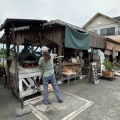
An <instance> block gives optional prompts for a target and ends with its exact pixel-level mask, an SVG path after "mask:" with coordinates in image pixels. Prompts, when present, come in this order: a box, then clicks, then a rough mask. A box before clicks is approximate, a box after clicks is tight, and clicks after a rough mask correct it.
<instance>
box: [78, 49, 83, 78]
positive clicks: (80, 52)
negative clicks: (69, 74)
mask: <svg viewBox="0 0 120 120" xmlns="http://www.w3.org/2000/svg"><path fill="white" fill-rule="evenodd" d="M82 56H83V55H82V50H80V51H79V59H80V69H81V70H80V79H82V66H83V65H82Z"/></svg>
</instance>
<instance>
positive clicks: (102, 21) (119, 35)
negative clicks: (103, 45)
mask: <svg viewBox="0 0 120 120" xmlns="http://www.w3.org/2000/svg"><path fill="white" fill-rule="evenodd" d="M82 29H85V30H88V31H92V32H94V33H97V34H99V35H102V36H105V37H107V38H110V39H113V40H115V41H118V42H120V16H119V17H114V18H111V17H109V16H106V15H103V14H101V13H97V14H96V15H95V16H93V17H92V18H91V19H90V20H89V21H88V22H87V23H86V24H85V25H84V26H83V27H82Z"/></svg>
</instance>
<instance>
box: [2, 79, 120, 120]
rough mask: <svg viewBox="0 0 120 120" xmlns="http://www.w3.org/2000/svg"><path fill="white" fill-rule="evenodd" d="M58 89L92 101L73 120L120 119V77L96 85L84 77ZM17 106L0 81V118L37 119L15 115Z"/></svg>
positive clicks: (101, 81) (4, 119)
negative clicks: (75, 82)
mask: <svg viewBox="0 0 120 120" xmlns="http://www.w3.org/2000/svg"><path fill="white" fill-rule="evenodd" d="M60 89H61V90H63V91H66V92H69V93H71V94H74V95H76V96H79V97H81V98H84V99H87V100H89V101H92V102H94V103H93V104H92V105H91V106H90V107H88V108H87V109H86V110H84V111H83V112H81V113H80V114H79V115H78V116H77V117H75V118H74V120H120V77H116V79H115V80H114V81H107V80H100V83H99V84H97V85H95V84H93V83H87V80H86V79H83V80H77V84H76V85H74V81H71V82H70V87H67V83H64V84H62V85H60ZM68 102H69V101H68ZM70 104H71V103H70ZM18 107H20V103H19V101H18V99H17V98H16V97H15V96H13V95H12V92H11V90H10V89H7V88H4V87H3V84H2V83H1V82H0V120H38V118H37V117H36V116H35V115H34V114H33V113H30V114H26V115H24V116H22V117H16V116H15V115H14V114H15V108H18Z"/></svg>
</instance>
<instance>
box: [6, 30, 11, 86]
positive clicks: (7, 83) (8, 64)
mask: <svg viewBox="0 0 120 120" xmlns="http://www.w3.org/2000/svg"><path fill="white" fill-rule="evenodd" d="M5 35H6V63H7V69H6V72H7V81H6V85H7V87H10V72H9V68H10V61H9V60H8V56H9V54H10V41H9V29H8V28H6V29H5Z"/></svg>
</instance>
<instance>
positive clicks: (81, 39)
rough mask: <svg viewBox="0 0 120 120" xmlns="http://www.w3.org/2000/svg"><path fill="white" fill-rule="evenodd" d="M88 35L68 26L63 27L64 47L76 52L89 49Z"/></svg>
mask: <svg viewBox="0 0 120 120" xmlns="http://www.w3.org/2000/svg"><path fill="white" fill-rule="evenodd" d="M89 41H90V33H88V32H84V33H82V32H78V31H76V30H75V29H72V28H71V27H70V26H68V25H66V26H65V47H67V48H73V49H78V50H87V49H89Z"/></svg>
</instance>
